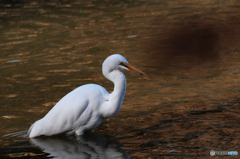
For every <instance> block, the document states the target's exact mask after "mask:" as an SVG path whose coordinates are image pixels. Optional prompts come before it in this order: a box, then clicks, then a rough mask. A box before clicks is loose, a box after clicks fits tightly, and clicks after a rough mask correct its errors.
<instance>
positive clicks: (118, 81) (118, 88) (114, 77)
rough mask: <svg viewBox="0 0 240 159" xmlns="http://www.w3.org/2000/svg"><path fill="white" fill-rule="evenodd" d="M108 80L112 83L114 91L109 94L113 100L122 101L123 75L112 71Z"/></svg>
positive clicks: (123, 90) (117, 71) (124, 83)
mask: <svg viewBox="0 0 240 159" xmlns="http://www.w3.org/2000/svg"><path fill="white" fill-rule="evenodd" d="M109 74H110V75H109V78H108V79H109V80H110V81H112V82H113V83H114V90H113V92H112V93H111V96H112V97H113V98H115V99H117V98H120V99H119V100H120V101H121V100H123V99H124V96H125V93H126V87H127V84H126V78H125V76H124V74H123V73H122V72H121V71H119V70H113V71H112V72H110V73H109Z"/></svg>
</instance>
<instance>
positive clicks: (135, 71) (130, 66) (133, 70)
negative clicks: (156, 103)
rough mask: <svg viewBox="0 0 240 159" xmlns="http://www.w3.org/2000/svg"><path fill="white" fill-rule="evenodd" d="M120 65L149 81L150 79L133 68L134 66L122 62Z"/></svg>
mask: <svg viewBox="0 0 240 159" xmlns="http://www.w3.org/2000/svg"><path fill="white" fill-rule="evenodd" d="M122 65H123V66H125V67H127V68H128V69H129V70H130V71H132V72H134V73H137V74H138V75H140V76H142V77H144V78H146V79H151V77H149V76H148V75H147V74H146V73H144V72H142V71H141V70H139V69H137V68H135V67H134V66H132V65H130V64H128V63H125V62H123V63H122Z"/></svg>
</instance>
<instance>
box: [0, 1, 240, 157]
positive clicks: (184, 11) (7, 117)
mask: <svg viewBox="0 0 240 159" xmlns="http://www.w3.org/2000/svg"><path fill="white" fill-rule="evenodd" d="M10 2H12V3H10ZM10 2H9V1H3V2H0V51H1V54H0V78H1V80H0V88H1V89H0V90H1V92H0V136H2V137H1V138H0V156H1V157H5V158H14V157H24V156H26V155H27V156H30V157H32V158H37V157H42V158H48V157H51V156H55V157H56V156H60V157H62V158H67V157H66V156H67V155H69V156H68V157H69V158H73V157H74V155H78V154H79V156H81V155H83V156H82V157H85V158H88V157H89V155H90V156H94V155H99V156H101V155H100V154H105V155H106V154H107V152H111V154H112V155H113V154H115V155H116V154H119V156H120V158H121V157H122V158H128V157H129V156H130V157H131V158H161V157H163V158H178V157H179V158H187V157H189V158H191V157H198V158H202V157H204V158H208V157H209V158H210V157H211V156H210V155H209V153H210V150H219V151H220V150H224V151H227V150H231V151H237V150H238V149H239V147H240V145H239V144H240V142H239V135H240V134H239V133H240V124H239V113H240V107H239V106H240V104H239V98H240V96H239V92H240V91H239V90H240V89H239V85H240V82H239V81H240V73H239V69H240V64H239V61H240V55H239V54H240V47H239V42H240V33H239V30H240V27H239V26H240V25H239V20H240V3H239V2H238V1H237V0H229V1H227V2H226V1H217V0H212V1H207V0H200V1H196V0H193V1H187V0H182V1H176V0H172V1H157V0H150V1H144V0H141V1H136V0H129V1H127V0H113V1H94V0H90V1H80V0H79V1H77V0H76V1H68V0H66V1H58V0H53V1H50V2H45V1H37V0H36V1H28V0H25V1H21V2H20V1H16V2H14V1H10ZM115 53H118V54H122V55H123V56H125V57H126V59H127V60H128V62H129V63H131V64H132V65H134V66H136V67H137V68H139V69H141V70H142V71H144V72H146V73H147V74H148V75H150V76H151V77H152V80H145V79H139V76H137V75H134V74H131V73H129V72H126V71H124V73H125V75H126V78H127V82H128V85H127V93H126V97H125V100H124V103H123V106H122V109H121V111H120V113H119V114H118V115H117V116H116V117H114V118H112V119H110V120H108V121H105V122H104V123H103V124H102V125H100V127H98V128H97V129H96V130H95V133H96V134H89V135H86V136H84V137H82V138H81V139H79V138H77V137H52V138H51V137H50V138H40V139H37V140H36V141H30V140H28V139H27V137H26V132H25V130H27V129H28V128H29V127H30V125H31V124H32V123H33V122H34V121H36V120H38V119H40V118H42V117H43V116H44V115H45V114H46V113H47V112H48V111H49V110H50V109H51V108H52V107H53V106H54V104H55V103H56V102H57V101H58V100H59V99H61V98H62V97H63V96H64V95H65V94H67V93H68V92H70V91H71V90H73V89H74V88H76V87H78V86H80V85H83V84H87V83H96V84H100V85H102V86H104V87H105V88H106V89H107V90H108V91H109V92H111V91H112V89H113V84H112V83H111V82H110V81H108V80H106V79H105V78H104V77H103V75H102V73H101V65H102V62H103V61H104V59H105V58H106V57H107V56H109V55H111V54H115ZM18 132H19V133H18ZM4 135H6V136H4ZM94 141H95V142H94ZM49 142H50V143H52V144H53V145H50V146H49ZM111 142H113V143H111ZM120 143H121V144H120ZM61 144H62V145H65V146H66V147H68V148H62V147H60V148H59V147H56V151H52V150H51V149H50V148H49V147H54V146H56V145H61ZM84 145H85V148H86V151H82V149H83V148H82V146H84ZM86 145H87V146H86ZM94 145H95V146H94ZM73 147H74V148H76V149H74V148H73ZM63 149H67V150H69V151H68V152H67V153H64V152H63V153H62V154H59V152H62V151H63ZM98 149H101V150H102V151H97V150H98ZM109 149H111V151H109ZM90 150H95V152H96V151H97V153H96V154H92V151H90ZM85 152H88V153H87V156H86V153H85ZM61 155H62V156H61ZM71 155H72V156H71ZM84 155H85V156H84ZM115 157H116V156H115ZM105 158H106V157H105Z"/></svg>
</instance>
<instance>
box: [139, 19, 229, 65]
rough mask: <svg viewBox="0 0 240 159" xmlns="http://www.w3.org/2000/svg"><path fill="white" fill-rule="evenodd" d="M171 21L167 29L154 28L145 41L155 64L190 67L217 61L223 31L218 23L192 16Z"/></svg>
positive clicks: (149, 55) (148, 54)
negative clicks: (195, 18)
mask: <svg viewBox="0 0 240 159" xmlns="http://www.w3.org/2000/svg"><path fill="white" fill-rule="evenodd" d="M168 25H169V26H166V27H163V28H164V29H162V28H159V30H158V29H157V28H154V29H153V31H152V33H150V38H149V39H147V40H146V41H144V42H143V43H144V44H145V45H144V50H145V52H146V53H147V57H148V60H149V62H150V63H151V64H153V65H154V67H161V68H162V69H163V70H164V69H169V68H171V67H177V68H178V69H191V68H193V67H195V66H199V65H201V64H205V63H213V65H215V66H216V65H217V63H218V60H219V56H220V55H219V50H218V48H219V45H220V43H219V39H220V35H221V34H222V32H221V30H220V29H218V27H216V26H217V24H212V23H210V22H204V21H201V20H199V21H197V20H194V21H191V20H189V21H185V22H181V23H180V22H179V23H172V24H168ZM161 27H162V26H161ZM224 27H225V26H224Z"/></svg>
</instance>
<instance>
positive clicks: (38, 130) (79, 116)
mask: <svg viewBox="0 0 240 159" xmlns="http://www.w3.org/2000/svg"><path fill="white" fill-rule="evenodd" d="M118 69H125V70H130V71H132V72H135V73H137V74H139V75H141V76H143V77H145V78H147V79H149V78H150V77H149V76H148V75H146V74H145V73H143V72H142V71H140V70H138V69H137V68H135V67H133V66H132V65H130V64H129V63H128V61H127V60H126V59H125V58H124V57H123V56H122V55H119V54H114V55H111V56H109V57H108V58H107V59H106V60H105V61H104V62H103V65H102V73H103V75H104V76H105V77H106V78H107V79H109V80H110V81H112V82H113V83H114V90H113V92H112V93H111V94H109V93H108V92H107V90H106V89H105V88H104V87H102V86H100V85H96V84H86V85H83V86H80V87H78V88H76V89H74V90H73V91H72V92H70V93H68V94H67V95H65V96H64V97H63V98H62V99H61V100H60V101H59V102H58V103H57V104H56V105H55V106H54V107H53V108H52V109H51V110H50V111H49V112H48V113H47V114H46V116H44V117H43V118H42V119H40V120H38V121H36V122H35V123H34V124H33V125H32V126H31V127H30V128H29V130H28V135H29V137H30V138H33V137H37V136H41V135H45V136H51V135H56V134H60V133H70V134H71V133H75V134H76V135H83V134H84V132H86V131H92V130H93V129H95V128H96V127H97V126H98V125H100V124H101V123H102V122H103V121H104V120H106V119H108V118H111V117H113V116H115V115H116V114H117V113H118V112H119V111H120V109H121V107H122V103H123V99H124V96H125V92H126V78H125V76H124V74H123V73H122V72H120V71H119V70H118Z"/></svg>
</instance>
